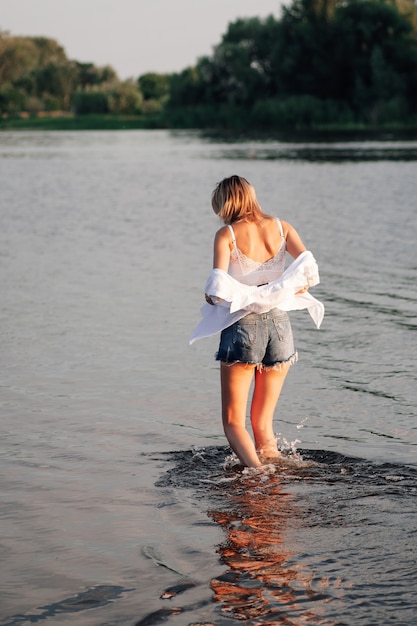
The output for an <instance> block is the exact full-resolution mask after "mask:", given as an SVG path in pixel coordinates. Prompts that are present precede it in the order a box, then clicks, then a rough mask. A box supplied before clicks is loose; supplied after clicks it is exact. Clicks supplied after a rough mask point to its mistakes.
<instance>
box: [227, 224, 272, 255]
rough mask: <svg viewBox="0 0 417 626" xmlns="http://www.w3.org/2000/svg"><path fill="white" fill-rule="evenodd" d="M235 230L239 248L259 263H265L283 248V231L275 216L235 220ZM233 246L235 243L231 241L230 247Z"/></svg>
mask: <svg viewBox="0 0 417 626" xmlns="http://www.w3.org/2000/svg"><path fill="white" fill-rule="evenodd" d="M233 230H234V233H235V237H236V245H237V247H238V248H239V250H240V251H241V252H242V253H243V254H244V255H245V256H247V257H249V258H250V259H252V260H253V261H257V262H258V263H265V261H268V260H269V259H271V258H272V257H274V256H275V255H276V254H277V252H278V251H279V249H280V248H281V244H282V239H281V232H280V229H279V225H278V222H277V220H276V219H275V218H273V217H267V216H265V217H264V218H263V219H262V220H261V221H256V222H247V221H243V220H242V221H240V222H234V224H233ZM232 248H233V243H232V242H230V249H231V250H232Z"/></svg>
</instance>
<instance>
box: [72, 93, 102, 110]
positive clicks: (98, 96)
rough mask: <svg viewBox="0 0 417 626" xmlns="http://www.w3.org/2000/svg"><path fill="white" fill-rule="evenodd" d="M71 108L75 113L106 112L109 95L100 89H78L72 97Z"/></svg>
mask: <svg viewBox="0 0 417 626" xmlns="http://www.w3.org/2000/svg"><path fill="white" fill-rule="evenodd" d="M73 110H74V113H75V114H76V115H88V114H90V113H108V112H109V110H110V107H109V97H108V95H107V94H106V93H103V92H101V91H79V92H77V93H76V94H75V97H74V102H73Z"/></svg>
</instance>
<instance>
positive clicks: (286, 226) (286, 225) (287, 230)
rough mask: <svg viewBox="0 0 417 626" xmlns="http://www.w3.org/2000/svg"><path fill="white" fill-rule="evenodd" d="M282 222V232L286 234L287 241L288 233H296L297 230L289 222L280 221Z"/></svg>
mask: <svg viewBox="0 0 417 626" xmlns="http://www.w3.org/2000/svg"><path fill="white" fill-rule="evenodd" d="M280 222H281V224H282V230H283V232H284V237H285V239H286V238H287V236H288V233H290V232H291V231H294V230H295V228H294V226H292V225H291V224H290V223H289V222H285V221H284V220H280Z"/></svg>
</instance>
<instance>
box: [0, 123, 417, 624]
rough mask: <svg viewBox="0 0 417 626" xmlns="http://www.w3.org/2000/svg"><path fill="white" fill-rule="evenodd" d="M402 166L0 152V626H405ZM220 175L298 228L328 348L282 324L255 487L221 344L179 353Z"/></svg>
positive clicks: (409, 413) (336, 153) (205, 142)
mask: <svg viewBox="0 0 417 626" xmlns="http://www.w3.org/2000/svg"><path fill="white" fill-rule="evenodd" d="M416 157H417V142H415V141H405V140H401V141H395V139H393V138H386V139H385V140H384V141H382V142H381V141H380V142H377V141H353V142H341V141H335V142H330V141H327V142H317V141H315V142H312V141H309V142H304V143H303V142H300V141H297V142H291V141H285V142H282V141H281V142H279V141H275V140H270V141H267V140H263V141H260V140H245V141H242V140H241V141H226V140H224V139H222V138H218V137H217V138H216V137H213V136H211V137H210V136H201V135H200V134H198V133H187V132H176V133H171V132H168V131H129V132H78V133H77V132H59V133H54V132H45V133H44V132H2V133H1V134H0V189H1V200H0V203H1V207H0V219H1V229H0V243H1V245H0V281H1V282H0V284H1V300H0V316H1V328H2V349H1V352H0V364H1V392H0V415H1V425H2V446H1V460H0V463H1V484H2V490H1V492H2V506H1V516H2V522H1V523H2V539H1V542H0V545H1V554H2V557H1V558H2V573H1V575H0V579H1V590H2V592H1V596H2V600H1V603H0V620H1V622H0V623H1V624H4V625H5V624H9V625H13V624H15V625H16V624H29V623H42V622H44V623H45V624H48V623H49V624H80V623H82V624H83V625H84V624H85V625H86V626H89V625H90V624H91V625H92V626H93V625H94V626H104V625H105V624H106V625H110V624H112V625H116V624H123V625H126V624H132V625H133V624H136V623H137V624H151V623H152V624H158V623H162V622H169V623H172V624H197V623H207V624H208V623H215V624H223V623H224V624H226V623H227V624H230V623H233V622H235V621H237V622H242V621H244V623H247V624H253V625H255V624H259V623H264V624H281V623H282V624H284V623H293V624H305V623H312V624H326V625H327V624H349V625H353V624H354V625H355V626H356V625H362V624H363V625H364V626H365V625H366V626H369V625H371V624H375V625H378V626H381V625H385V624H391V623H395V624H402V625H409V624H412V623H413V619H414V617H415V614H416V609H417V607H416V601H415V595H416V591H417V589H416V573H415V571H416V570H415V561H416V558H415V557H416V554H415V550H416V548H415V543H416V542H415V538H416V522H415V496H416V486H417V481H416V473H415V472H416V467H417V464H416V460H417V459H416V444H417V426H416V419H415V418H416V413H417V411H416V406H417V392H416V380H415V371H416V365H417V363H416V350H415V330H416V317H417V292H416V273H417V262H416V255H415V229H416V211H415V180H416ZM234 173H237V174H240V175H243V176H246V177H247V178H248V179H249V180H250V181H251V182H252V183H253V184H254V185H255V187H256V189H257V191H258V197H259V200H260V202H261V204H262V206H263V208H264V210H265V211H266V212H269V213H271V214H274V215H277V216H279V217H282V218H283V219H285V220H287V221H289V222H291V223H293V224H294V225H295V226H296V228H297V229H298V230H299V232H300V234H301V236H302V237H303V239H304V241H305V243H306V245H307V246H308V248H309V249H311V250H312V251H313V253H314V255H315V257H316V258H317V260H318V263H319V268H320V274H321V280H322V282H321V284H320V285H319V286H318V287H317V288H315V290H314V295H315V296H316V297H318V298H319V299H321V300H322V301H323V302H324V304H325V306H326V316H325V320H324V322H323V325H322V328H321V329H320V331H317V330H315V328H314V326H313V325H312V323H311V321H310V319H309V317H308V315H307V313H305V312H297V313H295V314H293V316H292V323H293V329H294V335H295V339H296V344H297V348H298V351H299V354H300V360H299V362H298V364H297V365H296V366H294V367H293V368H292V370H291V372H290V375H289V377H288V379H287V381H286V386H285V389H284V392H283V394H282V397H281V400H280V405H279V407H278V409H277V412H276V422H275V430H276V433H277V436H278V437H279V440H280V445H281V447H282V449H283V450H285V451H287V453H288V454H289V456H286V457H285V459H284V461H283V462H282V464H281V465H280V466H278V467H276V468H273V469H272V470H271V471H270V472H266V473H265V475H261V476H253V475H246V474H242V472H241V471H239V469H238V468H233V467H232V468H230V469H224V461H225V459H226V458H227V457H228V455H229V451H228V448H227V447H226V442H225V439H224V436H223V433H222V429H221V424H220V418H219V387H218V366H217V364H216V363H215V361H214V359H213V354H214V352H215V350H216V342H217V340H216V338H213V339H207V340H203V341H201V342H198V343H197V344H195V345H193V346H192V347H191V348H190V347H189V346H188V337H189V335H190V334H191V330H192V329H193V327H194V326H195V325H196V323H197V321H198V319H199V308H200V306H201V305H202V303H203V298H202V292H203V287H204V282H205V279H206V277H207V275H208V272H209V270H210V266H211V254H212V240H213V235H214V232H215V231H216V229H217V228H218V226H219V224H218V221H217V219H216V217H215V216H214V214H213V213H212V212H211V208H210V194H211V191H212V189H213V187H214V186H215V184H216V183H217V182H218V181H219V180H220V179H221V178H223V177H224V176H228V175H231V174H234ZM297 442H298V443H297ZM297 449H298V451H297V452H296V453H295V456H294V451H295V450H297Z"/></svg>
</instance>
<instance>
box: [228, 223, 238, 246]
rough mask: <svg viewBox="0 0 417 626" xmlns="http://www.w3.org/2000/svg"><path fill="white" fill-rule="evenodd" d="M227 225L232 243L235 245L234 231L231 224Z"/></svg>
mask: <svg viewBox="0 0 417 626" xmlns="http://www.w3.org/2000/svg"><path fill="white" fill-rule="evenodd" d="M227 227H228V229H229V230H230V234H231V235H232V244H233V245H234V246H236V237H235V231H234V230H233V228H232V225H231V224H228V225H227Z"/></svg>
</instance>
